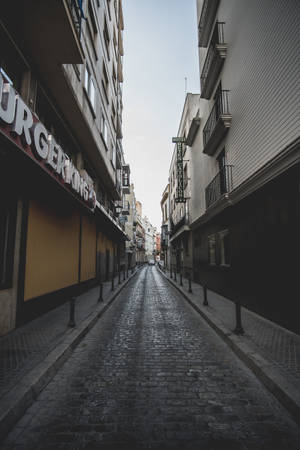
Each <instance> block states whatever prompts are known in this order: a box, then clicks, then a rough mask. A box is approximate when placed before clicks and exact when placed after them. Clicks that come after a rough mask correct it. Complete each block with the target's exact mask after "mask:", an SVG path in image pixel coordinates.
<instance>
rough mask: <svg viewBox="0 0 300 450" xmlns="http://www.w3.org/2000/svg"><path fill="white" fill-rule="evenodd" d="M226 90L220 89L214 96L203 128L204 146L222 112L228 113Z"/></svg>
mask: <svg viewBox="0 0 300 450" xmlns="http://www.w3.org/2000/svg"><path fill="white" fill-rule="evenodd" d="M228 93H229V91H228V90H221V91H219V94H218V95H217V97H216V100H215V103H214V106H213V108H212V110H211V113H210V115H209V117H208V119H207V121H206V124H205V127H204V128H203V141H204V147H205V145H206V144H207V142H208V141H209V139H210V137H211V135H212V134H213V132H214V129H215V128H216V126H217V124H218V122H219V119H220V117H221V116H222V114H230V111H229V102H228Z"/></svg>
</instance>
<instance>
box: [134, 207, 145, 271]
mask: <svg viewBox="0 0 300 450" xmlns="http://www.w3.org/2000/svg"><path fill="white" fill-rule="evenodd" d="M135 206H136V231H135V236H136V238H135V239H136V262H137V263H138V264H143V263H144V262H145V261H146V256H145V229H144V226H143V221H142V204H141V202H139V201H136V203H135Z"/></svg>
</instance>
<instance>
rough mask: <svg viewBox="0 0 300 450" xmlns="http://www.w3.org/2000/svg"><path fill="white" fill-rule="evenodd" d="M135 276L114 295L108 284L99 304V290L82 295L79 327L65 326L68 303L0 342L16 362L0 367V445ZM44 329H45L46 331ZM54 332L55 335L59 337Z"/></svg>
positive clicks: (94, 289) (114, 292) (4, 351)
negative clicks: (58, 321) (20, 349)
mask: <svg viewBox="0 0 300 450" xmlns="http://www.w3.org/2000/svg"><path fill="white" fill-rule="evenodd" d="M136 273H137V271H135V272H134V273H133V274H130V275H129V277H128V279H126V280H125V281H123V282H122V283H121V284H120V285H118V286H117V287H116V288H115V290H114V291H113V292H111V283H110V282H108V283H105V285H107V286H105V287H106V289H104V291H103V292H104V301H103V302H100V303H97V297H98V291H99V287H96V288H93V289H91V290H90V291H88V292H86V293H84V294H82V295H81V296H80V297H79V298H78V300H79V301H80V300H81V302H82V305H81V311H80V314H79V311H77V312H78V317H77V318H76V322H77V326H76V327H75V328H72V329H69V328H67V326H66V324H67V320H66V317H67V312H68V306H69V305H68V304H67V303H68V302H66V303H65V304H63V305H61V306H60V307H58V308H56V309H55V310H52V311H49V313H46V314H44V315H43V316H41V317H39V318H37V319H35V320H33V321H32V322H29V323H27V324H25V325H24V326H23V327H21V328H19V329H16V330H15V331H13V332H12V333H10V334H9V335H7V336H3V337H2V338H0V350H1V352H2V354H6V356H8V357H9V356H10V352H12V353H13V358H14V361H13V364H10V363H9V364H7V365H6V366H5V365H4V364H3V360H2V365H1V367H0V375H1V381H2V383H1V384H0V402H1V403H0V441H1V440H2V439H3V438H4V436H5V435H6V434H7V433H8V432H9V430H10V429H11V428H12V427H13V425H14V424H15V423H16V422H17V421H18V420H19V419H20V417H22V416H23V414H24V413H25V411H26V409H27V408H28V407H29V406H30V405H32V403H33V402H34V401H35V400H36V398H37V396H38V395H39V394H40V392H41V391H42V390H43V389H44V387H45V386H46V385H47V384H48V383H49V382H50V381H51V379H52V378H53V377H54V375H55V374H56V373H57V371H58V370H59V369H60V367H61V366H62V365H63V364H64V363H65V361H66V360H67V359H68V358H69V356H70V355H71V353H72V351H73V350H74V348H75V347H76V346H77V345H78V344H79V343H80V341H81V340H82V339H83V338H84V336H85V335H86V334H87V333H88V331H89V330H90V329H91V328H92V327H93V326H94V325H95V324H96V322H97V321H98V319H99V317H100V316H101V315H102V314H103V313H104V312H105V311H106V310H107V309H108V308H109V306H110V305H111V304H112V302H113V301H114V300H115V299H116V297H117V296H118V295H119V293H120V292H121V290H122V289H123V288H124V287H125V286H126V285H127V283H128V282H129V281H130V280H131V279H132V278H133V277H134V276H135V274H136ZM87 298H89V302H86V300H87ZM91 308H93V309H91ZM78 310H79V305H78ZM58 318H59V319H60V322H61V323H60V327H59V328H58V327H56V328H55V326H53V327H52V325H54V324H55V321H57V320H58ZM43 327H45V328H44V330H43ZM53 328H54V329H55V331H56V336H55V331H54V330H53ZM47 333H49V334H48V336H49V335H50V336H49V341H50V342H48V346H47ZM37 336H38V337H40V338H41V342H38V339H37ZM34 337H35V339H34ZM20 343H21V344H20ZM18 345H21V348H22V350H23V353H22V351H21V352H20V358H19V360H18ZM24 355H25V356H26V357H24ZM22 356H23V357H22ZM8 359H9V362H11V361H12V358H8ZM4 363H5V360H4ZM18 375H19V376H18ZM10 378H12V379H11V382H10V383H8V384H9V388H8V390H6V391H5V384H6V383H5V382H6V381H8V380H9V379H10Z"/></svg>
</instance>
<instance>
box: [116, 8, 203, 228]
mask: <svg viewBox="0 0 300 450" xmlns="http://www.w3.org/2000/svg"><path fill="white" fill-rule="evenodd" d="M123 10H124V21H125V30H124V50H125V55H124V60H123V61H124V84H123V103H124V112H123V136H124V137H123V147H124V151H125V159H126V162H127V163H129V164H130V167H131V181H132V182H133V183H134V186H135V193H136V197H137V199H138V200H140V201H141V202H142V203H143V214H145V215H147V216H148V217H149V220H150V222H151V223H152V224H153V225H154V226H156V227H158V228H159V231H160V226H161V210H160V200H161V196H162V193H163V190H164V188H165V186H166V184H167V181H168V171H169V165H170V161H171V156H172V152H173V146H174V144H172V136H176V135H177V131H178V127H179V121H180V117H181V113H182V109H183V105H184V100H185V77H187V91H188V92H193V93H197V92H199V84H200V80H199V67H198V48H197V19H196V0H124V1H123Z"/></svg>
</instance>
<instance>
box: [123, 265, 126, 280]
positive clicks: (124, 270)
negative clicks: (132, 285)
mask: <svg viewBox="0 0 300 450" xmlns="http://www.w3.org/2000/svg"><path fill="white" fill-rule="evenodd" d="M125 278H126V277H125V266H124V269H123V281H125Z"/></svg>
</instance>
